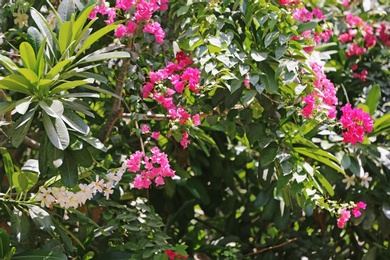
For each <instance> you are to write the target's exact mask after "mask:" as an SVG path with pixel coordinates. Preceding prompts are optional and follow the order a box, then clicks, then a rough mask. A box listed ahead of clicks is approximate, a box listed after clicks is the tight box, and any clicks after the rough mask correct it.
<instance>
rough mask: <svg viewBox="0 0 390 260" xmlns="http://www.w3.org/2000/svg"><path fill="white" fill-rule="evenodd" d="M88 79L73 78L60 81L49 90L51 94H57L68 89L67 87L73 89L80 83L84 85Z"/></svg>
mask: <svg viewBox="0 0 390 260" xmlns="http://www.w3.org/2000/svg"><path fill="white" fill-rule="evenodd" d="M87 83H88V81H87V80H75V81H70V82H66V83H62V84H60V85H58V86H56V87H54V88H53V89H52V90H51V94H57V93H59V92H61V91H65V90H69V89H73V88H75V87H79V86H82V85H85V84H87Z"/></svg>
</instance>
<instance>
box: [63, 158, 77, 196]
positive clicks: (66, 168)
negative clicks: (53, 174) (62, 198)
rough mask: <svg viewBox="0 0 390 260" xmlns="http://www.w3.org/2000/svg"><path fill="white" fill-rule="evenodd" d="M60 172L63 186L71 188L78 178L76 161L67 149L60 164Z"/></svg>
mask: <svg viewBox="0 0 390 260" xmlns="http://www.w3.org/2000/svg"><path fill="white" fill-rule="evenodd" d="M60 172H61V181H62V183H63V184H64V185H65V186H67V187H69V188H73V187H74V186H76V185H77V180H78V171H77V163H76V161H75V160H74V158H73V157H72V155H71V154H70V153H69V152H68V151H65V153H64V161H63V163H62V165H61V166H60Z"/></svg>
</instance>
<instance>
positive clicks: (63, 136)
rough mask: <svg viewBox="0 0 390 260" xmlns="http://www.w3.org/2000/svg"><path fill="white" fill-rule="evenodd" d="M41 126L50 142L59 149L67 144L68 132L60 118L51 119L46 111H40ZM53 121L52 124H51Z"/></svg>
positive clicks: (64, 147)
mask: <svg viewBox="0 0 390 260" xmlns="http://www.w3.org/2000/svg"><path fill="white" fill-rule="evenodd" d="M42 119H43V126H44V128H45V130H46V134H47V136H48V137H49V139H50V141H51V143H52V144H53V145H54V146H55V147H57V148H58V149H60V150H65V149H66V147H68V145H69V141H70V140H69V133H68V129H67V128H66V125H65V123H64V122H63V121H62V119H60V118H53V119H51V118H50V117H49V116H48V115H47V114H46V112H43V113H42ZM53 121H54V124H53Z"/></svg>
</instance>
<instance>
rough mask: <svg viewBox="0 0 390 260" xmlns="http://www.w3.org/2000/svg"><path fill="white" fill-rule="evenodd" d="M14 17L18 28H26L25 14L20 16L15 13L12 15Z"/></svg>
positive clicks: (26, 16) (26, 17) (26, 18)
mask: <svg viewBox="0 0 390 260" xmlns="http://www.w3.org/2000/svg"><path fill="white" fill-rule="evenodd" d="M14 16H15V17H16V18H15V20H14V23H15V24H18V25H19V28H23V27H24V26H27V25H28V23H27V20H28V15H27V14H21V13H16V14H14Z"/></svg>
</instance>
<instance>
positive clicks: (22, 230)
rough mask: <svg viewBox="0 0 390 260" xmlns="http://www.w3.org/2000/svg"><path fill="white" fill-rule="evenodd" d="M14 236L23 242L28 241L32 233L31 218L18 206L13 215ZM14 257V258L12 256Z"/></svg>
mask: <svg viewBox="0 0 390 260" xmlns="http://www.w3.org/2000/svg"><path fill="white" fill-rule="evenodd" d="M11 228H12V236H13V237H14V239H15V240H16V241H17V242H19V243H22V242H24V241H26V240H27V239H28V237H29V234H30V229H31V228H30V220H29V219H28V217H27V216H26V214H24V212H23V211H22V210H20V209H18V208H17V207H14V209H13V211H12V215H11ZM12 259H14V258H12Z"/></svg>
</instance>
